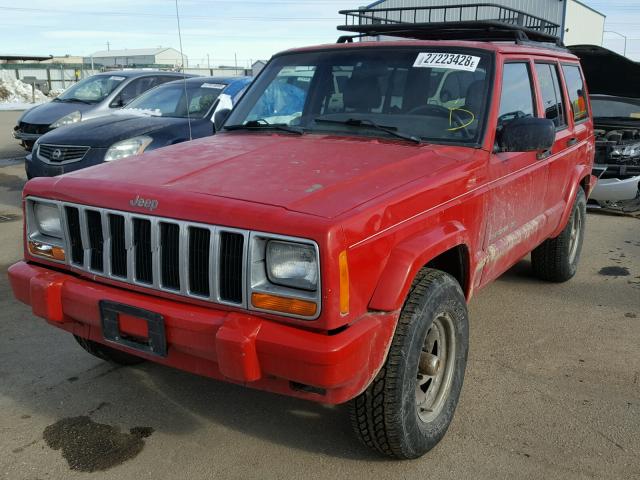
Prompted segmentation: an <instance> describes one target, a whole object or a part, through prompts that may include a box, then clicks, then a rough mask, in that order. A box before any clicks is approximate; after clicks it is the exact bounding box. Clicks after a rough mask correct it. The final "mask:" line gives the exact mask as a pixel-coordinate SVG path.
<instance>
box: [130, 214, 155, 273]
mask: <svg viewBox="0 0 640 480" xmlns="http://www.w3.org/2000/svg"><path fill="white" fill-rule="evenodd" d="M133 244H134V246H135V252H136V280H138V281H139V282H143V283H153V257H152V252H151V222H150V221H149V220H143V219H140V218H134V219H133Z"/></svg>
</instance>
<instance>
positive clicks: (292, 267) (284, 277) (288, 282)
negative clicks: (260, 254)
mask: <svg viewBox="0 0 640 480" xmlns="http://www.w3.org/2000/svg"><path fill="white" fill-rule="evenodd" d="M266 265H267V275H268V276H269V280H270V281H271V282H272V283H274V284H276V285H282V286H284V287H289V288H298V289H301V290H310V291H315V290H316V289H317V288H318V259H317V258H316V250H315V248H314V247H313V246H312V245H306V244H301V243H292V242H284V241H280V240H271V241H269V243H268V244H267V262H266Z"/></svg>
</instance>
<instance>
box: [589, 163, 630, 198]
mask: <svg viewBox="0 0 640 480" xmlns="http://www.w3.org/2000/svg"><path fill="white" fill-rule="evenodd" d="M594 172H597V173H599V176H600V179H599V180H598V183H597V184H596V187H595V188H594V190H593V193H592V194H591V197H590V198H591V199H592V200H595V201H597V202H623V201H627V200H634V199H635V198H636V197H637V196H638V189H639V188H640V166H635V165H595V166H594Z"/></svg>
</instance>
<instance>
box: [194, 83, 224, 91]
mask: <svg viewBox="0 0 640 480" xmlns="http://www.w3.org/2000/svg"><path fill="white" fill-rule="evenodd" d="M224 87H226V85H224V84H222V83H203V84H202V85H200V88H216V89H218V90H221V89H223V88H224Z"/></svg>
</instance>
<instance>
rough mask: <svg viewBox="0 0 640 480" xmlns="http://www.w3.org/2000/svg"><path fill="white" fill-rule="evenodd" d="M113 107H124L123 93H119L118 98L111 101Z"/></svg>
mask: <svg viewBox="0 0 640 480" xmlns="http://www.w3.org/2000/svg"><path fill="white" fill-rule="evenodd" d="M109 106H110V107H111V108H122V107H124V100H123V99H122V96H121V95H118V96H117V97H116V98H114V99H113V101H112V102H111V105H109Z"/></svg>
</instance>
